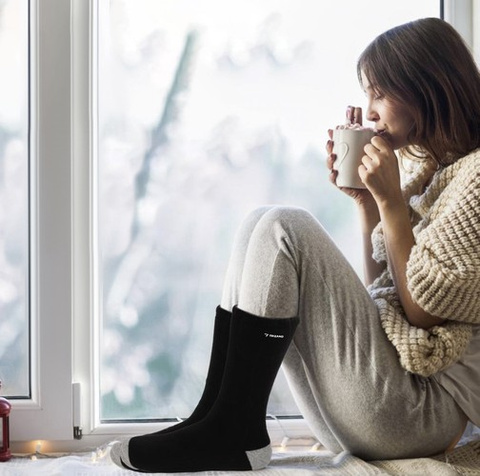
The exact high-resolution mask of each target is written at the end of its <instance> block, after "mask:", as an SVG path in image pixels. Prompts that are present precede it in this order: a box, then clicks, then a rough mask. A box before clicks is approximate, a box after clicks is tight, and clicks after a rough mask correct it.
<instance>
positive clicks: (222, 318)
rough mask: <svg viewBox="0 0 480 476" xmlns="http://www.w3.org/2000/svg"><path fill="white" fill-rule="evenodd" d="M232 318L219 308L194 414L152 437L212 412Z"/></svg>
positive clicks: (193, 421)
mask: <svg viewBox="0 0 480 476" xmlns="http://www.w3.org/2000/svg"><path fill="white" fill-rule="evenodd" d="M231 318H232V313H231V312H230V311H226V310H225V309H223V308H221V307H220V306H217V310H216V315H215V325H214V329H213V341H212V351H211V353H210V365H209V368H208V373H207V378H206V380H205V388H204V390H203V394H202V396H201V398H200V400H199V402H198V404H197V406H196V407H195V410H193V412H192V414H191V415H190V416H189V417H188V418H187V419H186V420H184V421H182V422H180V423H177V424H176V425H173V426H170V427H168V428H165V429H164V430H160V431H157V432H156V433H152V435H158V434H160V433H162V434H166V433H171V432H172V431H176V430H179V429H180V428H184V427H186V426H189V425H191V424H193V423H196V422H197V421H200V420H201V419H202V418H203V417H204V416H205V415H206V414H207V413H208V412H209V411H210V408H212V405H213V404H214V402H215V400H216V399H217V395H218V392H219V390H220V386H221V384H222V379H223V370H224V368H225V361H226V359H227V350H228V338H229V334H230V322H231Z"/></svg>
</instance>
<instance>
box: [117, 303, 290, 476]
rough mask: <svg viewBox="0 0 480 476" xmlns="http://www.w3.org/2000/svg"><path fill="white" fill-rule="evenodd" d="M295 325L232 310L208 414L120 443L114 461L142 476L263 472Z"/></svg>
mask: <svg viewBox="0 0 480 476" xmlns="http://www.w3.org/2000/svg"><path fill="white" fill-rule="evenodd" d="M297 324H298V319H297V318H291V319H273V318H262V317H257V316H254V315H252V314H248V313H246V312H243V311H241V310H240V309H238V308H234V311H233V317H232V323H231V329H230V340H229V348H228V354H227V361H226V365H225V371H224V377H223V381H222V386H221V389H220V392H219V394H218V397H217V399H216V401H215V403H214V405H213V407H212V408H211V410H210V412H209V413H208V414H207V415H206V416H205V417H204V418H203V419H202V420H200V421H199V422H197V423H193V424H191V425H189V426H187V427H184V428H180V429H178V430H176V431H174V432H172V433H167V434H164V433H157V434H150V435H144V436H138V437H134V438H131V439H130V440H129V441H128V442H124V443H121V444H120V443H119V444H118V445H119V446H118V447H117V448H114V451H112V455H113V454H114V455H115V457H113V456H112V459H114V461H115V462H116V463H117V464H119V463H120V464H121V463H122V462H123V463H124V464H125V466H129V467H131V468H134V469H137V470H140V471H143V472H188V471H208V470H251V469H260V468H263V467H265V466H266V465H267V464H268V462H269V461H270V455H271V448H270V439H269V436H268V433H267V427H266V422H265V416H266V408H267V403H268V397H269V395H270V391H271V388H272V385H273V382H274V380H275V377H276V375H277V372H278V369H279V367H280V365H281V363H282V360H283V357H284V355H285V352H286V351H287V349H288V346H289V344H290V342H291V339H292V337H293V334H294V331H295V328H296V326H297ZM120 459H121V462H120V461H119V460H120Z"/></svg>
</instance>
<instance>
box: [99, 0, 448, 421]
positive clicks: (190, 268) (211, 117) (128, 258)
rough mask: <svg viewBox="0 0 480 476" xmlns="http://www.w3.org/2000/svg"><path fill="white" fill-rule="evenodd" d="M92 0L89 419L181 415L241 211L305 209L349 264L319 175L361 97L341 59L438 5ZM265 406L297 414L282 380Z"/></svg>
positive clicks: (342, 200)
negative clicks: (93, 315)
mask: <svg viewBox="0 0 480 476" xmlns="http://www.w3.org/2000/svg"><path fill="white" fill-rule="evenodd" d="M106 3H107V2H99V5H100V8H103V9H102V10H101V14H100V22H99V25H100V26H99V52H100V53H99V55H100V56H99V77H98V87H99V119H100V121H99V144H98V152H99V153H98V156H99V160H98V170H97V173H98V184H99V190H98V217H99V221H98V225H99V248H100V255H99V262H98V271H99V275H100V277H101V286H100V288H101V296H100V301H101V313H102V317H103V324H102V329H101V333H102V334H101V335H102V339H101V342H102V343H101V357H102V358H101V369H100V372H101V392H102V394H101V417H102V419H103V420H112V419H121V420H125V419H140V418H168V417H175V416H180V417H185V416H188V414H189V413H190V411H191V410H192V408H193V407H194V406H195V404H196V402H197V400H198V398H199V396H200V394H201V391H202V388H203V381H204V377H205V372H206V369H207V365H208V360H209V353H210V343H211V333H212V326H213V317H214V310H215V307H216V305H217V304H218V303H219V301H220V297H221V287H222V279H223V276H224V273H225V270H226V264H227V260H228V257H229V253H230V251H231V244H232V241H233V235H234V233H235V231H236V229H237V227H238V226H239V224H240V222H241V220H242V218H243V217H244V216H245V215H246V214H247V213H248V212H249V211H251V210H252V209H253V208H255V207H257V206H260V205H264V204H266V203H282V204H289V205H298V206H302V207H305V208H307V209H309V210H310V211H312V212H313V213H314V214H315V215H316V216H317V217H318V218H319V220H320V221H321V222H322V223H323V224H324V226H325V227H326V228H327V229H328V231H329V232H330V233H331V235H332V236H333V237H334V239H335V240H336V242H337V243H338V244H339V246H340V248H341V249H342V250H343V251H344V253H345V254H346V255H347V257H348V258H349V259H350V260H351V262H352V264H353V265H354V266H355V268H356V269H358V270H359V271H358V272H359V273H360V272H361V271H360V267H361V266H360V264H361V257H360V247H359V244H360V233H359V231H358V232H357V227H356V223H355V218H354V215H353V205H352V203H351V201H350V200H349V199H348V198H346V197H343V196H342V195H341V194H340V193H338V192H337V191H336V190H335V189H334V187H333V186H332V185H331V184H330V183H329V182H328V178H327V175H328V174H327V169H326V166H325V164H324V161H325V152H324V147H325V142H326V130H327V129H328V128H329V127H331V126H332V125H335V124H337V123H341V122H343V118H344V110H345V107H346V105H347V104H362V103H363V102H364V97H363V93H362V92H361V90H360V88H359V86H358V84H357V79H356V70H355V61H356V58H357V56H358V55H359V53H360V52H361V50H362V49H363V48H364V47H365V46H366V44H367V43H368V42H369V41H370V40H371V39H372V38H373V37H374V36H375V35H376V34H377V33H380V32H381V31H383V30H385V29H386V28H389V27H391V26H393V25H395V24H398V23H401V22H404V21H407V20H410V19H413V18H415V17H422V16H438V15H439V2H438V1H425V2H418V1H417V0H409V1H402V2H391V3H389V6H388V9H387V10H386V9H385V2H384V1H383V0H382V1H369V2H358V0H349V1H342V2H338V1H337V0H331V1H322V2H319V1H318V0H300V1H299V0H296V1H285V2H278V1H277V0H262V1H258V0H248V1H243V2H225V1H223V0H204V1H202V2H197V1H194V0H190V1H189V0H162V1H161V2H159V1H158V0H111V1H110V2H109V5H108V6H106V5H105V4H106ZM102 5H103V7H102ZM347 11H348V15H345V12H347ZM372 12H382V14H381V15H372ZM269 412H271V413H274V414H276V415H284V414H296V413H298V410H297V409H296V407H295V405H294V403H293V400H292V398H291V396H290V394H289V392H288V391H287V390H286V389H285V383H284V381H283V380H282V378H281V377H280V378H279V381H278V382H277V384H276V387H275V390H274V392H273V394H272V397H271V400H270V406H269Z"/></svg>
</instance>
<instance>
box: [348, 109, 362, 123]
mask: <svg viewBox="0 0 480 476" xmlns="http://www.w3.org/2000/svg"><path fill="white" fill-rule="evenodd" d="M346 119H347V124H359V125H362V124H363V117H362V108H361V107H354V106H348V107H347V112H346Z"/></svg>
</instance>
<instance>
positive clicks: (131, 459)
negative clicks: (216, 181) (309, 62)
mask: <svg viewBox="0 0 480 476" xmlns="http://www.w3.org/2000/svg"><path fill="white" fill-rule="evenodd" d="M358 74H359V80H360V83H361V85H362V88H363V89H364V90H365V93H366V96H367V100H368V108H367V112H366V117H367V119H368V120H369V121H372V122H374V123H375V129H376V131H377V135H376V136H375V137H374V138H373V139H372V140H371V143H370V144H368V145H367V146H366V147H365V155H364V157H363V163H362V165H361V166H360V167H359V175H360V177H361V179H362V181H363V183H364V185H365V186H366V189H363V190H355V189H342V191H343V192H345V193H347V194H348V195H349V196H351V197H352V198H353V199H354V201H355V203H356V204H357V208H358V211H359V214H360V220H361V225H362V231H363V238H364V255H365V258H364V262H365V273H364V275H365V284H366V286H365V285H364V284H363V283H361V282H360V280H359V279H358V277H357V275H356V274H355V272H354V271H353V269H352V268H351V267H350V265H349V264H348V263H347V262H346V260H345V258H344V257H343V256H342V254H341V253H340V252H339V251H338V249H337V248H336V246H335V244H334V243H333V242H332V241H331V239H330V238H329V236H328V235H327V233H326V232H325V231H324V230H323V229H322V227H321V226H320V224H319V223H318V222H317V221H316V220H315V218H313V217H312V216H311V215H310V214H309V213H307V212H306V211H304V210H299V209H295V208H283V207H266V208H263V209H260V210H257V211H255V212H254V213H253V214H252V215H250V216H249V217H248V218H247V220H246V221H245V223H244V224H243V226H242V228H241V230H240V232H239V234H238V236H237V241H236V243H235V247H234V252H233V255H232V259H231V262H230V265H229V269H228V273H227V278H226V283H225V288H224V293H223V297H222V302H221V306H219V308H218V309H217V317H216V324H215V332H214V342H213V348H212V355H211V362H210V367H209V373H208V377H207V382H206V387H205V391H204V394H203V396H202V399H201V401H200V403H199V405H198V406H197V408H196V410H195V411H194V413H193V415H192V416H191V417H190V418H189V419H188V420H186V421H184V422H183V423H181V424H179V425H177V426H174V427H172V428H168V429H167V430H164V431H160V432H157V433H153V434H149V435H143V436H139V437H134V438H132V439H130V440H126V441H123V442H120V443H117V444H115V445H114V446H113V448H112V458H113V459H114V461H115V462H116V463H117V464H119V465H121V466H124V467H129V468H132V469H136V470H140V471H145V472H153V471H158V472H178V471H200V470H215V469H217V470H249V469H258V468H262V467H264V466H266V465H267V464H268V462H269V460H270V453H271V449H270V444H269V443H270V442H269V438H268V434H267V431H266V427H265V411H266V404H267V400H268V395H269V393H270V390H271V386H272V384H273V381H274V378H275V375H276V373H277V370H278V367H279V366H280V364H281V362H282V360H283V362H284V368H285V371H286V375H287V378H288V381H289V384H290V386H291V388H292V391H293V393H294V396H295V398H296V401H297V403H298V405H299V408H300V410H301V411H302V413H303V415H304V417H305V418H306V420H307V422H308V423H309V425H310V427H311V429H312V431H313V432H314V434H315V435H316V437H317V438H318V439H319V441H320V442H321V443H322V444H323V445H325V446H326V447H327V448H328V449H330V450H332V451H335V452H339V451H344V450H347V451H350V452H352V453H353V454H355V455H357V456H359V457H362V458H365V459H388V458H407V457H408V458H412V457H424V456H430V455H433V454H435V453H439V452H442V451H446V450H448V449H449V448H451V447H453V446H454V445H455V444H456V443H457V441H458V440H459V438H460V436H461V435H462V433H463V431H464V429H465V425H466V423H467V421H468V420H471V421H472V422H474V423H475V424H477V425H478V424H480V378H479V374H480V330H479V327H478V324H479V323H480V293H479V292H478V289H480V172H479V171H480V149H479V147H480V75H479V72H478V69H477V67H476V65H475V62H474V60H473V59H472V57H471V55H470V53H469V51H468V49H467V48H466V46H465V45H464V43H463V41H462V40H461V38H460V36H459V35H458V34H457V33H456V32H455V30H454V29H453V28H452V27H451V26H449V25H448V24H447V23H445V22H443V21H442V20H439V19H422V20H418V21H415V22H411V23H408V24H405V25H401V26H399V27H397V28H394V29H392V30H389V31H387V32H385V33H384V34H382V35H380V36H379V37H378V38H376V39H375V40H374V41H373V42H372V43H371V44H370V45H369V46H368V47H367V49H366V50H365V51H364V52H363V54H362V55H361V57H360V59H359V62H358ZM347 116H348V120H349V122H356V123H361V122H362V118H361V110H360V109H359V108H353V107H349V108H348V112H347ZM331 137H332V134H331V131H330V140H329V141H328V143H327V152H328V159H327V164H328V168H329V169H330V170H331V175H330V177H331V180H332V182H333V183H335V180H336V172H335V171H334V170H333V163H334V161H335V156H334V155H333V153H332V147H333V143H332V140H331ZM394 151H398V152H399V154H400V155H401V156H402V157H405V158H410V159H414V160H412V161H411V163H410V164H409V165H408V167H405V170H403V167H399V162H398V160H397V156H396V155H395V152H394ZM402 170H403V172H404V173H405V176H406V180H404V181H403V182H402V181H401V175H402V174H401V171H402ZM230 311H232V313H231V312H230ZM297 324H298V327H297Z"/></svg>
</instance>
